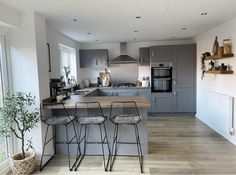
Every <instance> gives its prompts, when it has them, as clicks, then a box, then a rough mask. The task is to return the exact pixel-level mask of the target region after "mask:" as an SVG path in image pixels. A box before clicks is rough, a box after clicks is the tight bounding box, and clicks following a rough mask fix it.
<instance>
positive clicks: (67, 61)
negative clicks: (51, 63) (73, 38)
mask: <svg viewBox="0 0 236 175" xmlns="http://www.w3.org/2000/svg"><path fill="white" fill-rule="evenodd" d="M59 50H60V67H61V75H64V76H65V72H64V67H70V74H69V78H70V79H75V80H77V69H76V50H75V49H74V48H71V47H68V46H65V45H62V44H59Z"/></svg>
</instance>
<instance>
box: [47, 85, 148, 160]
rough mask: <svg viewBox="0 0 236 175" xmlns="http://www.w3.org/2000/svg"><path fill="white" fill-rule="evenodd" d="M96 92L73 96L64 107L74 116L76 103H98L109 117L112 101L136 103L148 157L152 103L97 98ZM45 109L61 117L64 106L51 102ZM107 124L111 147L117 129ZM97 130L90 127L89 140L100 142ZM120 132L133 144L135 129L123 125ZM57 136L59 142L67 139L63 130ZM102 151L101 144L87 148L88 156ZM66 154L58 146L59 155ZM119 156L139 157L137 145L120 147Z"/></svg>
mask: <svg viewBox="0 0 236 175" xmlns="http://www.w3.org/2000/svg"><path fill="white" fill-rule="evenodd" d="M96 90H97V89H96V88H95V89H93V90H91V92H89V93H88V94H87V95H72V96H71V98H70V99H67V100H65V101H64V105H65V107H66V109H67V110H68V111H69V113H70V115H74V107H75V103H76V102H85V101H98V102H99V103H100V104H101V108H102V110H103V112H104V115H105V116H107V117H109V112H110V107H111V103H112V101H135V102H136V104H137V107H138V110H139V114H140V115H141V117H142V121H141V122H140V123H139V124H138V127H139V134H140V140H141V145H142V151H143V155H147V154H148V136H147V111H148V108H149V107H150V101H149V100H148V99H147V98H146V97H144V96H96V95H98V94H96V93H95V91H96ZM89 94H90V95H89ZM44 108H45V109H49V110H52V113H53V115H58V116H59V115H60V114H61V113H62V106H61V105H58V104H56V103H55V104H54V103H50V102H44ZM105 124H106V128H107V133H108V137H109V143H110V146H111V141H112V137H113V131H114V128H115V127H114V124H112V123H111V122H110V121H109V120H107V121H106V123H105ZM62 127H63V126H62ZM79 127H80V126H79V125H77V128H78V130H79ZM71 129H72V128H71ZM97 129H98V126H93V125H91V126H89V133H88V140H90V141H99V139H100V135H99V132H97V131H98V130H97ZM119 132H120V133H119V137H120V139H122V140H123V141H131V142H133V141H135V133H134V129H133V127H127V126H125V125H122V126H121V129H120V130H119ZM71 133H72V130H71ZM56 135H57V140H59V141H63V140H64V138H65V135H64V132H63V130H62V129H61V128H57V130H56ZM123 136H125V137H123ZM81 147H82V149H83V144H82V145H81ZM73 150H74V152H75V150H76V145H74V146H73ZM105 150H106V147H105ZM101 151H102V150H101V145H99V144H94V145H89V146H87V154H92V155H100V154H101V153H102V152H101ZM66 152H67V151H66V149H65V147H64V146H63V145H57V154H63V155H65V154H66ZM106 153H108V152H106ZM118 154H119V155H137V150H136V145H120V146H119V149H118Z"/></svg>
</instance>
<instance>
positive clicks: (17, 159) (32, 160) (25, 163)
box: [10, 151, 36, 174]
mask: <svg viewBox="0 0 236 175" xmlns="http://www.w3.org/2000/svg"><path fill="white" fill-rule="evenodd" d="M25 157H26V158H25V159H22V154H21V153H18V154H15V155H14V156H12V157H11V159H10V164H11V169H12V172H13V173H14V174H31V173H32V172H33V171H34V170H35V165H36V156H35V152H34V151H33V152H26V153H25Z"/></svg>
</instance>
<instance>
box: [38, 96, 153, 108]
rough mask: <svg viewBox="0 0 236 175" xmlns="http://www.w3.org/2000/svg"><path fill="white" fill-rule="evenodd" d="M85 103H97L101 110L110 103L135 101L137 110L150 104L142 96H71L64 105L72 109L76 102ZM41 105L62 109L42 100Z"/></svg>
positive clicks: (53, 103) (109, 105) (54, 103)
mask: <svg viewBox="0 0 236 175" xmlns="http://www.w3.org/2000/svg"><path fill="white" fill-rule="evenodd" d="M85 101H98V102H99V103H100V104H101V107H102V108H110V107H111V102H112V101H135V102H136V104H137V107H138V108H149V107H150V106H151V105H150V102H149V100H148V99H147V98H146V97H144V96H90V97H86V96H80V95H72V96H71V97H70V99H67V100H65V101H64V105H65V107H66V108H74V107H75V103H76V102H85ZM43 105H44V107H45V108H50V109H60V108H62V106H61V105H59V104H58V103H56V102H49V101H48V100H44V102H43Z"/></svg>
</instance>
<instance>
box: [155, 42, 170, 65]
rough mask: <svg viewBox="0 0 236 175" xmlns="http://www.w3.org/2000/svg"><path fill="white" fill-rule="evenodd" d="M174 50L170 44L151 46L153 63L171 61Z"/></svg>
mask: <svg viewBox="0 0 236 175" xmlns="http://www.w3.org/2000/svg"><path fill="white" fill-rule="evenodd" d="M172 50H173V49H172V46H170V45H166V46H153V47H151V63H155V62H171V61H172V57H173V54H172Z"/></svg>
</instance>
